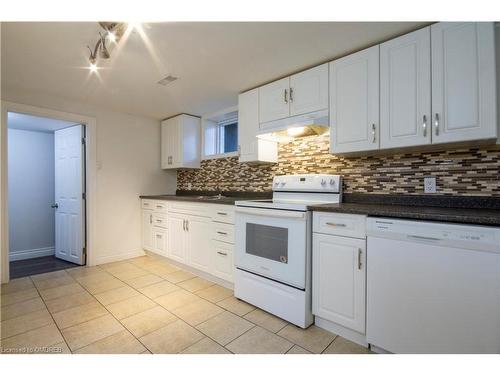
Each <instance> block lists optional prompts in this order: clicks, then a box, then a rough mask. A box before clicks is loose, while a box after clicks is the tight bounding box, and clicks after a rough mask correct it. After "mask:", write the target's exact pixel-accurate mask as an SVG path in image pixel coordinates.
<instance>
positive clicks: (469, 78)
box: [431, 22, 497, 143]
mask: <svg viewBox="0 0 500 375" xmlns="http://www.w3.org/2000/svg"><path fill="white" fill-rule="evenodd" d="M431 44H432V112H433V117H432V122H433V133H432V143H445V142H456V141H468V140H477V139H486V138H495V137H496V136H497V118H496V105H497V104H496V91H495V90H496V76H495V41H494V25H493V23H491V22H478V23H474V22H443V23H438V24H435V25H432V26H431Z"/></svg>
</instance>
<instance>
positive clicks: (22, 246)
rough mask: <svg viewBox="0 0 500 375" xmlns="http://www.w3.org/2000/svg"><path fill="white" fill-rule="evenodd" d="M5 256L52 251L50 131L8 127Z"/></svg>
mask: <svg viewBox="0 0 500 375" xmlns="http://www.w3.org/2000/svg"><path fill="white" fill-rule="evenodd" d="M8 145H9V147H8V199H9V202H8V205H9V258H10V260H19V259H28V258H32V257H36V256H44V255H51V254H53V252H54V225H55V223H54V221H55V220H54V209H53V208H51V207H50V206H51V204H53V203H54V134H53V133H42V132H36V131H26V130H16V129H9V130H8Z"/></svg>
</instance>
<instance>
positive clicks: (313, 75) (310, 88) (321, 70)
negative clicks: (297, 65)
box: [289, 64, 328, 116]
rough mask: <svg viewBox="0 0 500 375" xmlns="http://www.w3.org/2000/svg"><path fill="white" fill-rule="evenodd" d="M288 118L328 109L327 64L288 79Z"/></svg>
mask: <svg viewBox="0 0 500 375" xmlns="http://www.w3.org/2000/svg"><path fill="white" fill-rule="evenodd" d="M289 101H290V116H297V115H302V114H305V113H309V112H315V111H321V110H325V109H328V64H323V65H320V66H317V67H314V68H311V69H308V70H305V71H303V72H301V73H297V74H294V75H293V76H291V77H290V89H289Z"/></svg>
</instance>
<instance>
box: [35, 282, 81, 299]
mask: <svg viewBox="0 0 500 375" xmlns="http://www.w3.org/2000/svg"><path fill="white" fill-rule="evenodd" d="M84 291H85V290H84V289H83V288H82V286H81V285H80V284H77V283H73V284H68V285H63V286H58V287H56V288H51V289H44V290H40V295H41V296H42V299H43V300H44V301H48V300H51V299H55V298H60V297H63V296H68V295H73V294H76V293H81V292H84Z"/></svg>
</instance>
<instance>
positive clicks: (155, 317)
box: [121, 306, 177, 337]
mask: <svg viewBox="0 0 500 375" xmlns="http://www.w3.org/2000/svg"><path fill="white" fill-rule="evenodd" d="M176 320H177V317H176V316H175V315H174V314H172V313H170V312H169V311H167V310H165V309H164V308H163V307H161V306H156V307H153V308H151V309H148V310H145V311H142V312H140V313H138V314H135V315H132V316H129V317H128V318H125V319H123V320H122V321H121V323H122V324H123V325H124V326H125V327H126V328H127V329H128V330H129V331H130V332H132V334H133V335H134V336H136V337H141V336H144V335H147V334H148V333H151V332H153V331H156V330H157V329H160V328H162V327H164V326H166V325H167V324H170V323H173V322H174V321H176Z"/></svg>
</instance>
